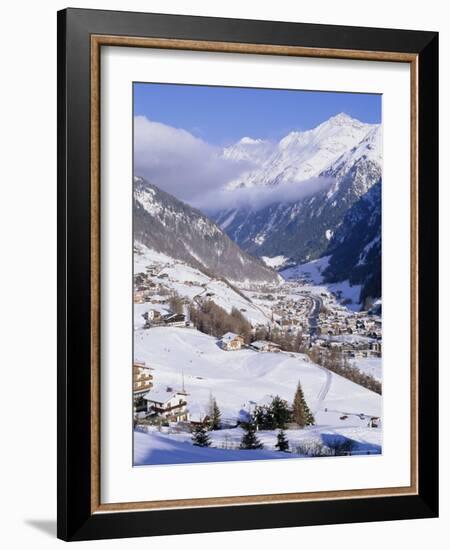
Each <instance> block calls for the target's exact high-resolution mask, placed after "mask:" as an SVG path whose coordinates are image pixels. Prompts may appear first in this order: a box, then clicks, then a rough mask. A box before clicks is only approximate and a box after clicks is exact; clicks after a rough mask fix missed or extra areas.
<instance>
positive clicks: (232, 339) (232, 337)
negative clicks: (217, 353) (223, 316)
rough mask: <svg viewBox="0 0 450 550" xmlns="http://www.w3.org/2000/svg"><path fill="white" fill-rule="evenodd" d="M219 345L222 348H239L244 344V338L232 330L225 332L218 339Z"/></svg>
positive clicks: (227, 349) (228, 349)
mask: <svg viewBox="0 0 450 550" xmlns="http://www.w3.org/2000/svg"><path fill="white" fill-rule="evenodd" d="M220 345H221V347H222V349H223V350H226V351H234V350H238V349H241V348H242V346H243V345H244V339H243V338H242V336H239V334H235V333H234V332H227V333H226V334H224V335H223V336H222V338H221V340H220Z"/></svg>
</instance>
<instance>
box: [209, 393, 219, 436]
mask: <svg viewBox="0 0 450 550" xmlns="http://www.w3.org/2000/svg"><path fill="white" fill-rule="evenodd" d="M221 416H222V415H221V413H220V409H219V406H218V405H217V401H216V398H215V397H211V402H210V411H209V418H210V420H209V427H210V429H211V430H220V426H221Z"/></svg>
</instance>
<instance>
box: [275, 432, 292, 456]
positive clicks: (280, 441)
mask: <svg viewBox="0 0 450 550" xmlns="http://www.w3.org/2000/svg"><path fill="white" fill-rule="evenodd" d="M275 447H276V448H277V449H278V450H279V451H281V452H287V451H289V441H288V440H287V437H286V433H285V432H284V431H283V430H280V431H279V432H278V435H277V444H276V445H275Z"/></svg>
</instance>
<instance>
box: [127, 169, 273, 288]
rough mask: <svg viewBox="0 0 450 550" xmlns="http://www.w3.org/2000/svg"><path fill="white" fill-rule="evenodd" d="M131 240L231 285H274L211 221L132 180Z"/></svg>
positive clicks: (269, 272) (264, 268)
mask: <svg viewBox="0 0 450 550" xmlns="http://www.w3.org/2000/svg"><path fill="white" fill-rule="evenodd" d="M133 210H134V212H133V213H134V240H135V242H140V243H142V244H144V245H146V246H147V247H148V248H150V249H152V250H154V251H156V252H159V253H163V254H166V255H168V256H170V257H171V258H173V259H177V260H181V261H183V262H185V263H187V264H189V265H191V266H194V267H196V268H199V269H202V270H206V271H208V272H209V273H211V274H213V275H214V276H216V277H225V278H227V279H230V280H232V281H239V282H241V283H244V282H245V281H249V282H253V283H258V282H260V283H261V282H262V283H275V282H277V280H278V279H279V278H278V276H277V274H276V273H275V272H274V271H273V270H272V269H270V268H269V267H267V266H266V265H265V264H264V263H263V262H262V261H259V260H258V259H257V258H254V257H252V256H250V255H249V254H247V253H245V252H244V251H242V250H241V249H240V248H239V246H238V245H237V244H236V243H234V242H233V241H232V240H231V239H230V238H229V237H228V236H227V235H226V234H225V233H224V232H223V231H222V229H220V227H218V226H217V225H216V224H215V223H214V222H213V221H211V220H210V219H209V218H207V217H206V216H205V215H203V214H202V213H201V212H199V211H198V210H196V209H194V208H192V207H190V206H189V205H187V204H185V203H183V202H181V201H179V200H177V199H176V198H175V197H173V196H171V195H169V194H168V193H165V192H164V191H162V190H161V189H159V188H158V187H156V186H155V185H152V184H150V183H148V182H146V181H145V180H143V179H142V178H139V177H135V178H134V205H133Z"/></svg>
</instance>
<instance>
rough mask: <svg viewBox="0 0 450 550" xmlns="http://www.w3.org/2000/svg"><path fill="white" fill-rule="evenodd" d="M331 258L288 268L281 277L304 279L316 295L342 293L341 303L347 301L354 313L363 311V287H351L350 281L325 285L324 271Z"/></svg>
mask: <svg viewBox="0 0 450 550" xmlns="http://www.w3.org/2000/svg"><path fill="white" fill-rule="evenodd" d="M329 260H330V256H323V257H322V258H319V259H318V260H312V261H311V262H308V263H306V264H301V265H296V266H294V267H288V268H287V269H284V270H283V271H280V274H281V276H282V277H283V278H284V279H286V280H288V281H289V280H297V279H304V280H305V281H307V282H308V286H305V289H306V288H308V289H309V290H310V291H311V292H312V293H314V294H320V293H322V292H334V293H341V295H342V297H341V301H346V306H347V308H348V309H351V310H352V311H359V310H360V309H361V306H360V304H359V303H358V301H359V295H360V293H361V288H362V287H361V285H351V284H350V283H349V282H348V281H341V282H339V283H331V284H329V283H327V284H326V285H324V284H323V276H322V273H323V271H324V270H325V269H326V268H327V267H328V263H329Z"/></svg>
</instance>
